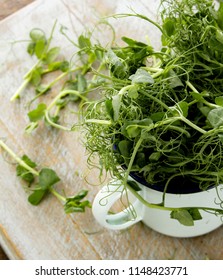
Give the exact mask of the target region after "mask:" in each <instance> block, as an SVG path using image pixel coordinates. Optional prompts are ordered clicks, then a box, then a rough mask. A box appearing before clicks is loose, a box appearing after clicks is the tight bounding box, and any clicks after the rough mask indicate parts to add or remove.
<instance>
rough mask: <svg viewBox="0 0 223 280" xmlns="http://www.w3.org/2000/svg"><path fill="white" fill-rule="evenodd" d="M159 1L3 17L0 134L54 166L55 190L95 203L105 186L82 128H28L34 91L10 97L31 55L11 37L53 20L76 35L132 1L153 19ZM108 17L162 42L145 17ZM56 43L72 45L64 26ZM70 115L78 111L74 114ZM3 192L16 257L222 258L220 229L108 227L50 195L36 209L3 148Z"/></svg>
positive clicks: (1, 214) (86, 4)
mask: <svg viewBox="0 0 223 280" xmlns="http://www.w3.org/2000/svg"><path fill="white" fill-rule="evenodd" d="M148 2H149V4H148ZM157 2H158V1H155V0H154V1H146V0H141V1H137V3H136V1H133V0H131V1H127V0H124V1H109V0H103V1H100V0H93V1H90V0H82V1H78V0H73V1H71V0H54V1H47V0H45V1H44V0H37V1H35V2H34V3H32V4H30V5H29V6H27V7H25V8H24V9H22V10H20V11H19V12H17V13H15V14H13V15H12V16H10V17H8V18H7V19H5V20H3V21H2V22H0V106H1V107H0V108H1V114H0V138H1V139H4V140H5V142H6V143H7V145H8V146H9V147H11V148H12V149H13V150H14V151H15V152H16V153H18V154H19V155H22V154H23V153H26V154H28V155H29V156H30V157H31V158H33V159H35V161H36V162H38V163H40V164H41V165H42V166H49V167H51V168H53V169H55V170H56V171H57V173H58V175H59V176H60V178H61V179H62V182H61V183H59V184H58V188H60V189H64V190H65V191H66V194H67V195H72V194H74V193H76V192H77V191H78V190H80V189H83V188H87V189H89V196H88V198H89V200H91V201H92V200H93V198H94V196H95V194H96V193H97V191H98V190H99V188H100V186H99V185H98V184H97V182H98V179H97V174H95V172H94V171H91V172H90V171H89V169H88V167H87V163H86V155H85V150H84V148H83V146H82V145H81V135H80V134H79V133H77V132H72V133H68V132H62V131H57V130H52V129H50V128H46V127H44V126H40V127H39V128H38V129H37V130H36V131H35V132H34V133H33V134H32V135H26V134H25V133H24V128H25V126H26V124H27V123H28V118H27V107H25V106H24V105H25V104H26V103H27V102H28V101H29V100H30V98H31V97H32V96H33V94H34V93H33V92H32V91H30V90H26V91H25V92H24V94H23V95H22V98H21V100H20V101H16V102H14V103H11V102H10V101H9V100H10V97H11V96H12V95H13V93H14V92H15V90H16V89H17V88H18V86H19V85H20V83H21V81H22V75H23V74H24V73H25V72H26V71H27V70H28V69H29V68H30V67H31V66H32V65H33V63H34V61H32V59H30V57H29V56H28V55H27V54H26V44H25V43H24V42H23V43H22V42H20V43H15V44H12V42H15V41H20V40H25V39H27V38H28V33H29V31H30V30H31V29H32V28H33V27H39V28H43V29H44V30H45V31H46V33H47V34H49V32H50V30H51V28H52V26H53V24H54V22H55V20H56V19H57V20H58V23H57V26H58V28H57V31H58V30H59V26H60V25H61V24H62V25H64V26H66V27H67V28H68V31H69V32H70V34H72V36H73V39H74V40H75V39H76V38H77V36H78V35H80V34H81V33H82V32H84V31H85V30H86V28H91V27H93V26H94V24H95V23H96V22H97V21H98V19H99V18H100V17H103V16H106V15H111V14H114V13H121V12H129V11H130V7H132V8H133V9H134V10H136V11H137V12H144V13H145V12H146V14H147V15H148V16H152V17H153V18H155V19H156V18H157V12H156V11H157V10H156V9H157V7H158V3H157ZM111 22H112V24H114V27H115V29H116V32H117V36H118V37H121V36H123V35H125V36H129V37H134V38H136V39H141V40H145V36H149V38H150V40H151V41H155V45H156V46H159V34H158V33H157V32H156V30H155V29H154V28H152V27H151V25H148V23H147V24H146V23H145V22H143V21H138V20H136V19H134V18H131V20H129V19H122V20H114V19H111ZM109 32H110V31H109V29H107V28H102V29H101V32H98V33H97V34H96V35H97V36H99V37H100V39H101V40H102V41H104V42H106V38H108V37H109V36H111V34H110V33H109ZM53 43H54V44H59V45H62V46H63V51H64V54H65V55H69V54H72V52H73V51H74V49H73V48H70V44H68V42H67V41H66V40H65V39H64V37H63V36H62V35H61V34H60V33H59V31H58V32H56V34H55V37H54V41H53ZM55 91H56V90H55ZM53 93H54V92H52V95H50V97H49V101H50V99H51V98H52V96H53ZM73 109H75V108H73ZM73 121H75V117H73V118H72V119H69V122H73ZM85 178H87V179H88V181H90V182H91V183H92V184H95V185H96V186H93V185H92V184H89V183H87V181H86V180H85ZM0 192H1V196H0V244H1V245H2V246H3V248H4V249H5V251H6V252H7V254H8V256H9V257H10V258H11V259H58V260H62V259H79V260H85V259H88V260H89V259H95V260H98V259H104V260H110V259H185V260H188V259H190V260H191V259H223V251H222V248H223V238H222V234H223V227H221V228H219V229H218V230H216V231H214V232H212V233H210V234H207V235H205V236H201V237H196V238H190V239H186V238H182V239H178V238H171V237H168V236H163V235H161V234H159V233H157V232H154V231H153V230H151V229H149V228H148V227H146V226H144V225H143V224H142V223H140V224H137V225H135V226H133V227H132V228H130V229H128V230H125V231H121V232H114V231H110V230H106V229H103V228H101V227H100V226H99V225H98V224H97V222H96V221H95V220H94V217H93V216H92V213H91V211H90V210H88V211H87V213H85V214H75V215H66V214H64V212H63V209H62V205H61V203H60V202H59V201H58V200H57V199H56V198H54V197H51V196H49V197H48V198H47V199H46V200H45V201H44V202H43V203H41V205H39V206H38V207H34V206H32V205H30V204H29V203H28V202H27V194H26V192H25V190H24V189H23V187H22V183H21V182H20V181H19V180H18V178H16V174H15V165H14V162H13V161H12V160H11V159H10V158H9V157H6V156H5V154H4V153H1V155H0Z"/></svg>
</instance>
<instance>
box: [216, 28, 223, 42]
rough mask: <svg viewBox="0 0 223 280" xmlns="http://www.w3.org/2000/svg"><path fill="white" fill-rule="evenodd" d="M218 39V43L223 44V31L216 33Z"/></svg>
mask: <svg viewBox="0 0 223 280" xmlns="http://www.w3.org/2000/svg"><path fill="white" fill-rule="evenodd" d="M216 39H217V40H218V42H220V43H221V44H223V32H222V31H220V30H217V31H216Z"/></svg>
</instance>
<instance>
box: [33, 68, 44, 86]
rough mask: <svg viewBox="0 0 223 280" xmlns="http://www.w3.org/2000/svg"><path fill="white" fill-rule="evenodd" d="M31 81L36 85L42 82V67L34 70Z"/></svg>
mask: <svg viewBox="0 0 223 280" xmlns="http://www.w3.org/2000/svg"><path fill="white" fill-rule="evenodd" d="M30 82H31V83H32V85H34V86H35V87H36V86H38V85H39V84H40V82H41V69H35V70H33V71H32V73H31V79H30Z"/></svg>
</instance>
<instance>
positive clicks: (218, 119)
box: [207, 107, 223, 128]
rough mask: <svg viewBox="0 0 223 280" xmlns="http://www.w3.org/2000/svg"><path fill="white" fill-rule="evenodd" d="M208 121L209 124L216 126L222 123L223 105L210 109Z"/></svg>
mask: <svg viewBox="0 0 223 280" xmlns="http://www.w3.org/2000/svg"><path fill="white" fill-rule="evenodd" d="M207 119H208V121H209V122H210V124H211V126H212V127H214V128H216V127H219V126H222V125H223V107H221V108H216V109H212V110H211V111H210V112H209V114H208V116H207Z"/></svg>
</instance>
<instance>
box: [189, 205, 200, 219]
mask: <svg viewBox="0 0 223 280" xmlns="http://www.w3.org/2000/svg"><path fill="white" fill-rule="evenodd" d="M188 212H189V213H190V215H191V216H192V218H193V220H194V221H197V220H201V219H202V216H201V214H200V212H199V210H198V209H197V208H191V209H188Z"/></svg>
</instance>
